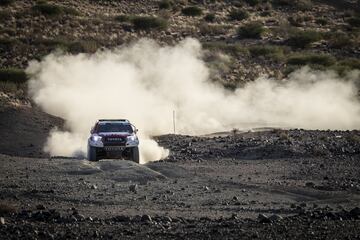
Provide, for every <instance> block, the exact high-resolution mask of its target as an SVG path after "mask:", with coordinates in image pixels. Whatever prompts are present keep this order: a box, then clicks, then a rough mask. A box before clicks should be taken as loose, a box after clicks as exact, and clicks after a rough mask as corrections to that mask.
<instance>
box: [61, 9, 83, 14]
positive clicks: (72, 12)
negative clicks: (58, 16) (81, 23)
mask: <svg viewBox="0 0 360 240" xmlns="http://www.w3.org/2000/svg"><path fill="white" fill-rule="evenodd" d="M61 10H62V12H63V13H65V14H69V15H79V12H78V11H77V10H76V9H74V8H71V7H61Z"/></svg>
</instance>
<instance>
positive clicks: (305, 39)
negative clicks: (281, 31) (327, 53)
mask: <svg viewBox="0 0 360 240" xmlns="http://www.w3.org/2000/svg"><path fill="white" fill-rule="evenodd" d="M321 39H322V35H321V34H320V33H319V32H316V31H297V32H295V33H294V34H293V35H292V36H290V38H289V39H288V40H287V43H288V45H289V46H292V47H294V48H306V47H308V46H309V45H310V44H311V43H313V42H317V41H319V40H321Z"/></svg>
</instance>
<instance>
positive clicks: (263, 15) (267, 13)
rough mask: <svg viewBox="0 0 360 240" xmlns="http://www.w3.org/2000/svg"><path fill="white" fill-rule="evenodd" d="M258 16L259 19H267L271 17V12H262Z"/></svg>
mask: <svg viewBox="0 0 360 240" xmlns="http://www.w3.org/2000/svg"><path fill="white" fill-rule="evenodd" d="M260 16H261V17H269V16H271V11H269V10H266V11H262V12H260Z"/></svg>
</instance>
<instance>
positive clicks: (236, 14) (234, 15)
mask: <svg viewBox="0 0 360 240" xmlns="http://www.w3.org/2000/svg"><path fill="white" fill-rule="evenodd" d="M249 16H250V15H249V13H248V12H247V11H245V10H242V9H233V10H231V12H230V13H229V19H230V20H232V21H241V20H244V19H246V18H248V17H249Z"/></svg>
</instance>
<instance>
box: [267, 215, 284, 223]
mask: <svg viewBox="0 0 360 240" xmlns="http://www.w3.org/2000/svg"><path fill="white" fill-rule="evenodd" d="M283 219H284V218H283V217H282V216H280V215H277V214H274V215H271V216H270V217H269V220H270V221H271V222H278V221H281V220H283Z"/></svg>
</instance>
